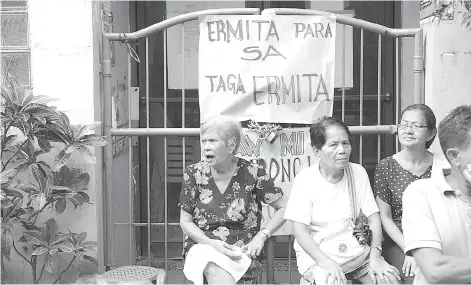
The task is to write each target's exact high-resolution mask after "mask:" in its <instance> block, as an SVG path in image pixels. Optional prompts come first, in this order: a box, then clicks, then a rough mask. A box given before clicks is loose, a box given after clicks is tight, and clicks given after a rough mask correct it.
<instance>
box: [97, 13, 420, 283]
mask: <svg viewBox="0 0 471 285" xmlns="http://www.w3.org/2000/svg"><path fill="white" fill-rule="evenodd" d="M274 11H275V12H276V14H311V15H322V14H323V12H320V11H314V10H298V9H274ZM259 13H260V11H259V9H251V8H245V9H220V10H211V11H209V10H206V11H198V12H193V13H188V14H185V15H180V16H178V17H175V18H172V19H167V20H164V21H162V22H159V23H157V24H155V25H153V26H151V27H148V28H146V29H143V30H139V31H137V32H134V33H109V34H105V41H104V43H103V47H102V48H103V49H102V52H103V59H104V61H103V76H104V81H103V82H104V85H103V90H104V96H105V97H104V104H105V113H104V116H105V135H106V136H107V137H108V139H110V140H111V137H117V136H128V137H129V139H131V137H133V136H139V137H142V138H143V141H145V150H144V151H145V153H146V154H145V155H144V156H143V157H145V163H143V165H144V169H142V170H141V171H144V172H145V173H146V175H145V177H147V180H146V181H142V183H141V191H142V192H143V193H144V194H145V195H146V197H147V199H146V204H141V207H142V208H146V213H147V216H146V217H143V218H142V219H141V222H135V221H134V217H133V206H132V205H133V201H132V200H133V195H132V189H134V188H133V187H134V185H133V183H132V177H130V179H129V181H130V184H129V209H128V210H129V220H128V221H127V222H126V221H120V222H118V221H115V220H113V217H112V215H111V216H108V217H110V220H107V221H106V222H107V223H108V230H107V231H108V232H107V237H106V240H107V241H108V244H107V245H106V249H105V255H106V256H110V257H109V258H108V259H107V260H106V261H105V262H106V263H107V264H115V263H117V260H114V257H113V254H114V253H113V252H114V251H115V250H118V249H115V248H114V246H115V245H114V243H113V235H114V233H115V230H114V228H115V227H116V226H119V227H120V228H127V230H128V232H129V242H130V246H129V248H127V249H124V248H123V249H119V250H122V251H125V250H128V251H129V260H128V261H127V260H120V261H119V263H120V264H123V263H124V264H129V265H131V264H135V263H139V261H141V263H142V264H144V265H153V266H155V265H158V266H162V267H163V268H164V269H166V270H168V269H172V270H174V269H176V268H175V267H173V266H172V268H170V267H171V266H170V264H175V263H174V262H173V263H171V261H172V260H174V259H177V260H178V259H180V260H181V258H176V257H173V256H169V248H170V246H171V245H172V244H171V241H170V240H169V236H170V234H169V232H171V229H173V228H175V227H178V223H176V222H173V223H171V222H170V221H169V219H168V212H169V204H168V202H169V195H170V193H171V191H173V190H174V189H172V183H174V182H179V181H180V179H179V177H178V176H180V175H181V173H182V172H183V170H184V168H185V167H186V165H188V164H189V163H191V161H192V159H191V158H188V157H187V155H188V154H189V153H191V151H189V150H188V147H187V145H191V144H189V143H188V141H190V140H193V139H197V137H198V135H199V128H194V127H193V128H188V127H187V126H188V123H187V122H188V121H187V116H188V115H189V112H188V110H187V108H186V107H187V106H186V105H185V104H188V105H189V104H191V103H194V102H193V101H195V99H196V100H197V97H196V98H195V96H194V94H187V93H186V90H185V88H184V86H185V84H184V83H185V76H184V74H183V75H182V76H181V78H180V79H181V81H182V84H181V86H182V89H181V91H180V93H179V94H177V95H175V94H173V96H172V97H169V94H167V90H168V89H167V77H168V74H167V69H166V68H164V71H163V77H164V78H163V84H164V86H163V98H162V99H157V101H159V103H163V104H162V105H159V106H161V107H162V110H161V111H160V112H159V113H158V116H163V121H162V126H160V127H158V128H157V127H155V126H153V125H152V124H151V118H152V115H151V114H154V115H155V112H154V110H153V109H151V106H150V103H151V102H152V103H155V102H153V101H152V100H156V99H155V98H150V92H151V91H150V88H151V87H150V84H151V81H150V68H149V56H150V49H149V45H150V44H149V42H150V41H151V39H154V40H155V38H156V37H161V39H162V40H163V43H164V44H163V47H164V51H163V53H164V56H163V66H164V67H167V50H166V47H167V45H166V41H167V29H168V28H169V27H172V26H177V25H179V28H181V31H182V32H181V37H182V40H181V43H182V46H181V51H182V52H181V54H182V58H181V68H182V70H185V56H184V55H185V29H184V23H185V22H188V21H194V20H197V19H198V16H201V15H205V14H239V15H242V14H259ZM336 17H337V23H340V24H343V25H349V26H352V27H354V28H355V29H358V30H359V31H360V50H361V52H360V53H361V54H360V64H359V70H358V71H357V70H355V71H354V72H359V78H360V79H359V94H358V95H355V96H349V95H347V94H346V88H345V85H344V82H345V78H344V75H345V72H343V78H342V88H341V90H340V94H336V95H337V96H336V101H337V102H341V110H340V113H339V114H334V115H335V116H338V117H339V118H342V119H343V120H345V119H346V116H347V115H348V112H351V110H347V109H346V106H347V104H346V101H352V100H357V101H358V104H353V106H354V107H356V108H358V109H357V110H355V112H359V116H358V125H354V126H350V131H351V133H352V134H353V135H355V139H358V143H359V144H358V145H359V154H358V159H355V160H356V161H357V162H359V163H360V164H363V163H365V161H364V160H363V158H364V153H363V149H364V148H365V147H366V148H368V151H375V153H377V156H376V159H375V161H376V162H377V161H379V160H380V159H381V153H382V150H381V143H380V142H381V139H382V138H383V137H384V136H387V135H389V136H392V135H394V133H395V130H396V128H395V125H394V124H397V122H398V118H399V116H398V111H399V96H400V94H399V82H400V78H399V74H398V72H399V71H398V70H399V43H400V41H401V40H402V39H401V38H403V37H409V38H415V45H416V52H415V56H414V63H415V65H414V71H415V77H414V101H415V102H417V103H418V102H423V87H422V85H423V62H422V60H423V49H422V45H423V43H422V31H421V30H420V29H390V28H386V27H383V26H381V25H378V24H374V23H369V22H366V21H362V20H358V19H353V18H348V17H343V16H342V15H336ZM177 27H178V26H177ZM344 30H345V29H344ZM366 33H368V36H370V37H371V36H372V37H376V40H377V45H375V46H376V50H374V49H373V50H372V49H371V48H370V49H368V52H364V50H365V46H364V38H365V34H366ZM338 36H339V37H342V42H343V52H342V54H341V55H340V57H339V58H340V59H339V60H341V61H342V62H343V66H345V34H343V35H342V34H339V35H338ZM140 38H143V39H142V40H143V43H144V44H145V45H144V47H145V66H144V68H141V69H140V70H142V71H143V72H144V73H145V75H144V77H145V86H140V87H141V88H143V89H144V90H145V97H144V98H143V100H144V103H145V111H144V112H145V118H144V121H145V122H144V124H143V126H144V127H143V128H140V129H139V128H131V126H130V125H129V127H128V128H118V129H111V116H112V114H111V103H112V102H111V60H110V59H111V54H110V53H109V45H110V43H113V41H126V42H128V41H136V40H138V39H140ZM106 39H107V40H106ZM385 40H392V41H394V45H393V46H394V47H395V50H394V51H393V53H394V55H395V62H394V66H395V70H396V74H395V76H394V78H395V81H394V83H393V84H394V86H395V88H394V90H396V92H395V94H394V95H384V94H383V90H384V86H383V85H382V70H383V63H384V62H383V58H382V55H383V45H384V42H385ZM141 46H142V45H141ZM371 52H376V53H377V54H376V55H377V57H376V58H377V60H376V63H377V76H375V75H373V76H371V73H368V74H370V77H368V78H365V76H364V71H365V70H364V61H365V57H369V56H371ZM405 60H411V59H405ZM130 61H131V58H130V56H128V62H130ZM371 79H375V80H377V85H376V87H377V90H376V91H377V92H376V94H373V95H371V94H368V95H366V94H364V82H365V81H366V80H371ZM390 96H394V98H395V102H396V106H395V110H396V112H395V114H393V117H394V124H393V125H382V123H383V122H382V114H383V112H384V110H382V108H381V107H382V105H381V102H382V100H384V98H385V97H386V98H389V97H390ZM367 99H368V100H369V101H370V102H368V104H369V105H368V106H373V108H374V107H376V114H375V115H376V124H375V125H365V121H364V110H365V102H366V100H367ZM129 100H131V99H130V97H129ZM196 102H197V101H196ZM174 103H176V104H179V108H178V110H179V111H181V114H177V113H176V112H175V110H177V109H175V108H173V109H171V111H170V112H169V109H168V108H169V106H170V104H174ZM128 104H129V106H130V105H131V102H129V103H128ZM337 104H338V103H337ZM151 111H152V112H151ZM171 116H178V117H180V118H181V119H180V120H178V121H179V122H180V124H179V125H176V126H171V127H170V126H169V125H168V123H167V120H168V118H169V117H171ZM152 137H157V138H162V137H163V138H162V139H163V144H162V146H161V147H162V149H159V151H162V152H163V162H161V163H162V164H163V173H162V174H163V178H162V180H163V181H162V182H163V185H162V188H163V189H160V190H162V191H163V193H162V194H163V203H164V205H163V214H162V219H163V221H158V220H155V221H154V220H153V219H151V215H152V211H151V200H152V199H153V198H154V195H155V189H151V181H150V177H151V159H150V158H149V157H150V153H151V147H154V146H153V144H152V143H151V138H152ZM370 137H374V138H375V140H374V141H375V142H376V143H371V141H370V140H369V138H370ZM130 145H131V143H129V153H130V154H131V153H132V150H131V146H130ZM371 146H373V148H374V149H375V150H373V149H370V148H371ZM396 147H397V144H396ZM177 148H180V149H181V150H182V152H181V155H177V153H176V151H175V149H177ZM153 151H156V150H155V149H154V150H153ZM104 155H105V162H106V193H108V194H109V195H110V196H109V197H107V199H110V198H111V199H112V200H111V201H112V203H113V196H112V195H113V180H112V178H113V171H112V170H113V169H112V167H113V165H112V160H111V159H110V158H111V157H112V149H111V146H110V145H108V146H106V148H105V154H104ZM132 161H133V159H132V156H131V155H130V156H129V168H130V170H129V175H132V169H131V168H132ZM369 163H371V162H369ZM111 207H113V204H112V205H111ZM108 211H110V210H108ZM137 228H140V229H145V231H142V232H141V233H142V235H146V238H145V240H146V243H147V244H144V245H142V250H140V251H139V250H138V251H139V253H140V255H141V258H136V259H133V256H136V255H137V254H135V253H134V245H135V244H136V237H135V230H136V229H137ZM153 229H155V230H154V231H152V230H153ZM151 233H154V234H155V233H156V234H157V235H158V236H159V238H158V240H159V242H160V246H162V247H160V246H159V247H158V248H159V249H160V250H157V252H158V254H155V253H154V250H153V249H151V247H152V246H154V248H155V244H152V242H151V241H152V240H153V239H151V238H152V236H151ZM160 237H163V239H162V241H160ZM155 239H156V238H155V237H154V240H155ZM292 242H293V238H292V237H287V239H286V246H287V247H288V262H287V267H288V268H287V270H288V272H289V276H288V281H286V280H282V281H281V282H289V283H292V281H293V278H292V276H291V272H292V269H293V266H294V264H295V260H293V259H294V258H295V256H294V255H292V254H291V248H292ZM162 251H163V252H162ZM275 264H276V262H275V257H274V244H273V240H271V241H270V242H268V244H267V258H266V262H265V267H266V279H264V280H263V281H264V283H269V284H273V283H275V282H277V283H279V282H280V280H274V267H275ZM177 268H178V269H179V270H181V263H180V264H179V265H177ZM184 281H185V280H183V282H184ZM170 283H181V280H180V281H175V280H171V281H170Z"/></svg>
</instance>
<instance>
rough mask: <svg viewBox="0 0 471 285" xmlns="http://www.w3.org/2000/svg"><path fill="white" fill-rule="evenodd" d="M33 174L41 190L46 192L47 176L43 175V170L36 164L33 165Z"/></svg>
mask: <svg viewBox="0 0 471 285" xmlns="http://www.w3.org/2000/svg"><path fill="white" fill-rule="evenodd" d="M30 169H31V174H32V175H33V177H34V179H35V180H36V182H37V183H38V186H39V189H41V190H44V188H46V176H45V175H43V173H42V172H41V170H40V169H39V167H38V166H37V165H36V164H33V165H31V168H30Z"/></svg>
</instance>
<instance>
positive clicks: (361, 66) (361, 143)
mask: <svg viewBox="0 0 471 285" xmlns="http://www.w3.org/2000/svg"><path fill="white" fill-rule="evenodd" d="M363 36H364V30H363V29H360V126H363V39H364V38H363ZM359 155H360V165H363V135H362V134H360V154H359Z"/></svg>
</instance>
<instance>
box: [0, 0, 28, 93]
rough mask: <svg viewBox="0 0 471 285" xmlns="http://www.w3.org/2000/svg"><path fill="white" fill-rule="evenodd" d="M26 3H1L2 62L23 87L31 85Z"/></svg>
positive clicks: (6, 70)
mask: <svg viewBox="0 0 471 285" xmlns="http://www.w3.org/2000/svg"><path fill="white" fill-rule="evenodd" d="M27 9H28V8H27V2H26V1H1V10H0V23H1V26H0V35H1V41H0V62H1V66H2V69H1V71H2V74H6V73H10V74H11V75H12V76H13V77H15V78H16V79H17V80H18V82H19V83H20V84H21V85H25V86H27V85H31V78H30V73H31V69H30V66H31V65H30V48H29V30H28V10H27Z"/></svg>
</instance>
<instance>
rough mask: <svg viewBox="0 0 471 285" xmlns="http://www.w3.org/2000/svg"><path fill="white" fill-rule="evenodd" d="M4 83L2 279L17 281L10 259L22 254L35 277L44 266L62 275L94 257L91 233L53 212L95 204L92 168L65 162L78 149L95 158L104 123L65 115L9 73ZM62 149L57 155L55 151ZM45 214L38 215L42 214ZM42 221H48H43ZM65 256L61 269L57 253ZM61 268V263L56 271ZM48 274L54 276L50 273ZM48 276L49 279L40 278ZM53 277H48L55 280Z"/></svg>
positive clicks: (42, 272)
mask: <svg viewBox="0 0 471 285" xmlns="http://www.w3.org/2000/svg"><path fill="white" fill-rule="evenodd" d="M3 81H4V82H2V88H1V129H0V137H1V161H2V164H1V223H2V224H1V226H2V235H1V246H2V247H1V250H2V261H1V262H2V283H3V282H5V281H7V282H8V280H10V282H11V280H13V278H12V276H11V275H9V273H10V272H9V270H8V268H7V267H8V261H10V258H11V256H12V254H17V255H19V256H20V257H21V258H22V259H23V260H25V262H26V264H27V265H29V267H30V269H31V276H32V281H33V282H34V283H35V284H38V283H40V282H41V281H42V280H43V277H44V276H45V271H46V272H49V273H51V274H52V273H54V274H55V275H53V276H52V278H53V279H52V283H57V282H63V281H62V280H61V279H62V277H63V275H64V273H65V272H67V271H68V270H69V269H70V268H71V267H72V265H78V264H80V263H84V262H91V264H95V265H97V261H96V259H95V258H93V257H92V256H90V255H88V253H89V252H90V251H94V250H96V247H97V246H98V244H97V243H96V242H95V241H87V240H86V238H87V232H85V231H84V232H80V233H75V232H72V231H70V230H68V229H63V228H61V227H60V225H58V223H57V221H56V219H55V218H54V217H55V216H56V215H61V214H63V213H64V211H65V209H66V208H67V207H71V206H73V207H74V208H75V209H76V210H75V211H79V210H80V207H81V206H82V205H84V204H86V203H90V197H89V195H88V194H87V190H88V184H89V182H90V175H89V174H88V173H85V172H83V171H82V170H81V169H76V168H73V169H71V168H69V166H68V165H67V163H68V161H69V160H70V158H71V155H72V154H73V153H74V152H77V153H79V154H80V155H81V156H83V157H84V159H85V161H94V154H93V151H92V148H93V147H96V146H104V145H105V144H106V143H107V142H106V140H105V139H104V137H102V136H99V135H96V134H94V129H95V128H96V127H97V126H99V124H100V123H99V122H96V123H93V124H91V125H71V124H70V122H69V119H68V117H67V115H66V114H65V113H63V112H61V111H59V110H57V108H56V107H54V106H51V105H49V103H50V102H51V101H52V100H51V99H50V98H48V97H47V96H35V95H34V94H33V93H32V91H31V90H28V89H24V88H21V87H20V86H19V85H18V83H17V81H16V80H15V79H14V78H13V77H12V76H11V75H9V74H7V75H6V76H5V78H4V80H3ZM57 149H59V152H58V154H57V155H55V156H54V157H53V156H52V153H55V152H57V151H58V150H57ZM40 216H41V218H39V217H40ZM40 221H43V222H40ZM56 255H61V256H62V257H63V258H65V259H66V260H68V266H65V268H64V266H62V268H64V269H63V270H61V271H60V272H59V271H57V264H54V261H53V260H54V258H53V257H54V256H56ZM55 269H56V270H55ZM49 278H51V276H49ZM43 281H44V280H43ZM50 281H51V280H50Z"/></svg>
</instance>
